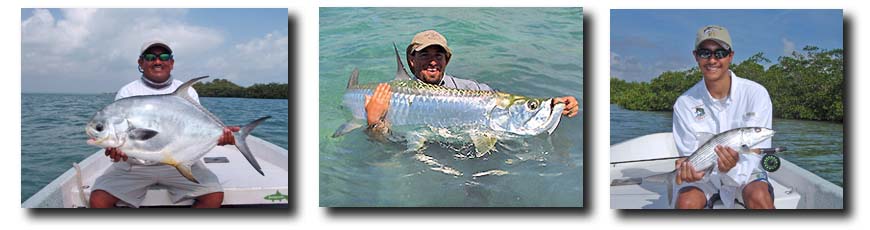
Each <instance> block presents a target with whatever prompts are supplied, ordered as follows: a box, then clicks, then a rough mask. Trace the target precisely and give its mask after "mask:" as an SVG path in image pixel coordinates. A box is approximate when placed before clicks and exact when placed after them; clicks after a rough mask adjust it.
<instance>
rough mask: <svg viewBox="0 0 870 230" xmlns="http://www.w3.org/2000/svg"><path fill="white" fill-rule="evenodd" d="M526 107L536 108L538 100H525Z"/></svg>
mask: <svg viewBox="0 0 870 230" xmlns="http://www.w3.org/2000/svg"><path fill="white" fill-rule="evenodd" d="M526 107H528V108H529V109H530V110H535V109H538V102H537V101H529V102H526Z"/></svg>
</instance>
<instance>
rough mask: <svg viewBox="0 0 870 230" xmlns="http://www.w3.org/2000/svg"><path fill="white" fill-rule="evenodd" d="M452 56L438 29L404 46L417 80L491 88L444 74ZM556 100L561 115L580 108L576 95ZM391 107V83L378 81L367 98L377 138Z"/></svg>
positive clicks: (372, 130)
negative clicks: (561, 107)
mask: <svg viewBox="0 0 870 230" xmlns="http://www.w3.org/2000/svg"><path fill="white" fill-rule="evenodd" d="M452 56H453V51H452V50H451V49H450V47H448V46H447V38H445V37H444V36H443V35H441V34H440V33H438V32H437V31H435V30H426V31H423V32H420V33H417V35H414V38H413V39H412V40H411V44H410V45H408V47H407V48H406V49H405V59H406V60H408V67H409V68H410V69H411V72H412V73H413V74H414V76H415V77H416V78H415V79H416V80H418V81H422V82H425V83H428V84H432V85H439V86H443V87H448V88H456V89H469V90H486V91H491V90H492V89H491V88H490V87H489V86H488V85H486V84H483V83H478V82H475V81H472V80H465V79H460V78H456V77H453V76H450V75H447V74H444V69H445V68H446V67H447V63H449V62H450V57H452ZM553 103H565V109H564V110H563V111H562V115H565V116H568V117H574V116H576V115H577V113H578V112H579V111H580V106H579V104H578V103H577V99H576V98H574V97H573V96H565V97H557V98H554V99H553ZM389 107H390V85H389V84H387V83H381V84H379V85H378V87H377V88H376V89H375V90H374V92H373V93H372V96H371V97H369V96H366V98H365V110H366V116H367V117H366V119H367V122H368V125H369V128H368V132H369V133H370V134H372V135H373V136H374V137H376V138H382V137H383V136H384V135H385V134H386V133H387V132H389V124H387V122H385V121H384V117H385V116H386V114H387V111H388V110H389Z"/></svg>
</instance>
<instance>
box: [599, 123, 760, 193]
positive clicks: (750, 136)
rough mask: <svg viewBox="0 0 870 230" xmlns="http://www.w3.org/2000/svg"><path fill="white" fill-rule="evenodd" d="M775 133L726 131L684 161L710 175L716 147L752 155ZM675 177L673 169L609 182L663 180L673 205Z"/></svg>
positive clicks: (622, 183)
mask: <svg viewBox="0 0 870 230" xmlns="http://www.w3.org/2000/svg"><path fill="white" fill-rule="evenodd" d="M775 133H776V132H775V131H773V130H772V129H768V128H764V127H743V128H736V129H732V130H728V131H725V132H722V133H719V134H716V135H715V136H713V137H711V138H710V139H709V140H707V141H706V142H704V144H703V145H701V147H699V148H698V149H696V150H695V152H693V153H692V155H689V157H688V158H687V159H686V160H687V161H689V163H691V164H692V167H694V168H695V170H696V171H699V172H700V171H706V173H705V174H704V175H705V176H706V175H710V172H711V171H712V170H713V165H715V164H716V161H717V159H718V156H717V155H716V152H715V151H714V149H715V148H716V146H719V145H721V146H724V147H730V148H732V149H734V150H736V151H739V152H741V153H752V151H750V147H753V146H755V145H757V144H759V143H761V142H763V141H765V140H767V139H770V138H771V137H773V135H774V134H775ZM676 175H677V170H676V169H675V170H674V171H671V172H668V173H663V174H657V175H652V176H648V177H644V178H628V179H615V180H612V181H610V186H620V185H632V184H642V183H643V182H644V181H655V182H660V181H662V180H665V181H666V182H667V188H668V202H671V203H673V202H672V201H673V189H674V183H676Z"/></svg>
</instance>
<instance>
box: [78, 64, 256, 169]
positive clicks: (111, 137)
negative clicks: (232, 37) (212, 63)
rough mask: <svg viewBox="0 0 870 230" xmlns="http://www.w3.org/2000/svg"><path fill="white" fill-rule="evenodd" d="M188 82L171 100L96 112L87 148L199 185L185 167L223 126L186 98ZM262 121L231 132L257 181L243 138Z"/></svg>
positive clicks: (137, 100) (137, 101)
mask: <svg viewBox="0 0 870 230" xmlns="http://www.w3.org/2000/svg"><path fill="white" fill-rule="evenodd" d="M207 77H208V76H204V77H198V78H194V79H191V80H189V81H187V82H185V83H184V84H182V85H181V86H179V87H178V89H176V90H175V92H173V93H170V94H162V95H146V96H133V97H127V98H122V99H120V100H117V101H115V102H112V103H111V104H109V105H107V106H106V107H104V108H103V109H101V110H99V111H97V113H96V114H94V116H93V117H92V118H91V120H90V121H89V122H88V124H87V126H86V127H85V132H86V133H87V134H88V136H89V137H90V139H88V141H87V142H88V144H91V145H95V146H99V147H103V148H107V147H111V148H118V149H120V150H121V151H122V152H124V153H125V154H126V155H127V156H130V157H134V158H137V159H141V160H147V161H152V162H160V163H163V164H167V165H171V166H173V167H175V168H176V169H178V171H179V172H180V173H181V175H183V176H184V177H185V178H187V179H188V180H190V181H193V182H196V183H199V182H198V181H197V180H196V178H194V176H193V174H192V173H191V171H190V166H191V165H193V164H194V163H195V162H196V161H199V160H200V159H201V158H202V157H203V156H204V155H205V154H206V153H208V151H210V150H211V149H212V148H214V147H215V146H216V145H217V142H218V139H219V138H220V137H221V136H222V135H223V130H224V127H226V125H224V123H223V122H222V121H221V120H220V119H218V118H217V116H215V115H214V114H212V113H211V112H209V111H208V110H206V109H205V108H204V107H202V105H200V104H199V103H198V102H196V101H195V100H194V99H193V98H191V97H190V96H189V94H188V89H189V88H190V87H191V85H193V84H194V83H196V81H198V80H200V79H203V78H207ZM268 118H270V116H266V117H262V118H260V119H257V120H254V121H253V122H251V123H249V124H247V125H245V126H243V127H242V128H241V129H240V130H239V131H238V132H233V137H234V139H235V141H236V144H235V145H236V148H238V149H239V151H240V152H241V153H242V155H244V157H245V159H247V160H248V163H250V164H251V166H253V167H254V169H255V170H257V172H258V173H260V175H265V174H264V173H263V170H262V169H261V168H260V164H259V163H258V162H257V159H256V158H254V155H253V154H251V150H250V149H248V145H247V142H246V140H245V138H246V137H247V136H248V135H249V134H250V133H251V131H252V130H253V129H254V128H255V127H257V125H259V124H260V123H261V122H263V121H264V120H266V119H268Z"/></svg>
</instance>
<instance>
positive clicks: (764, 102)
mask: <svg viewBox="0 0 870 230" xmlns="http://www.w3.org/2000/svg"><path fill="white" fill-rule="evenodd" d="M692 53H693V56H694V57H695V61H696V62H697V63H698V67H699V69H700V70H701V73H702V74H703V78H702V79H701V81H699V82H698V83H697V84H695V85H694V86H692V87H691V88H690V89H689V90H687V91H686V92H685V93H683V94H682V95H681V96H680V97H679V98H677V101H676V103H674V113H673V135H674V140H675V142H676V147H677V149H678V150H679V152H680V155H682V156H689V155H692V154H693V153H694V152H696V151H698V149H699V148H701V147H709V145H705V143H706V142H707V140H708V139H710V138H711V137H714V135H716V134H720V133H723V132H726V131H729V130H734V129H737V128H745V127H755V128H752V129H746V130H750V131H751V130H755V131H766V130H768V129H772V120H773V106H772V103H771V100H770V95H768V93H767V89H765V88H764V87H763V86H761V85H760V84H758V83H756V82H753V81H750V80H747V79H743V78H740V77H738V76H737V75H736V74H734V72H732V71H731V70H730V69H729V66H730V65H731V61H732V59H733V58H734V46H733V45H732V43H731V36H730V35H729V33H728V30H727V29H725V28H724V27H721V26H716V25H709V26H704V27H702V28H701V29H700V30H698V32H697V35H696V38H695V47H694V50H693V52H692ZM717 136H719V135H717ZM770 146H771V140H770V139H766V140H764V141H761V142H760V143H758V144H757V145H755V146H747V147H753V148H769V147H770ZM747 150H748V148H747V149H734V148H731V147H729V146H722V145H717V146H715V147H714V151H715V154H716V157H717V160H716V163H715V164H713V167H712V170H709V171H696V170H695V166H693V165H692V164H691V163H690V162H689V161H688V160H686V158H683V159H680V160H677V161H676V170H675V171H676V184H677V185H676V187H675V188H674V189H673V192H674V193H676V194H675V197H676V199H675V200H674V201H675V202H674V204H673V205H674V207H675V208H678V209H701V208H705V207H712V203H713V202H714V200H711V198H715V197H721V200H722V202H723V204H724V205H725V206H726V207H732V206H733V204H734V201H735V199H736V200H737V201H739V202H742V203H743V204H744V206H745V207H746V208H749V209H772V208H774V206H773V187H772V186H771V185H770V182H769V181H768V179H767V173H766V172H765V171H764V170H762V169H761V168H760V166H759V165H760V160H761V156H758V155H757V154H751V153H749V152H748V151H747ZM669 195H671V194H669Z"/></svg>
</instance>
